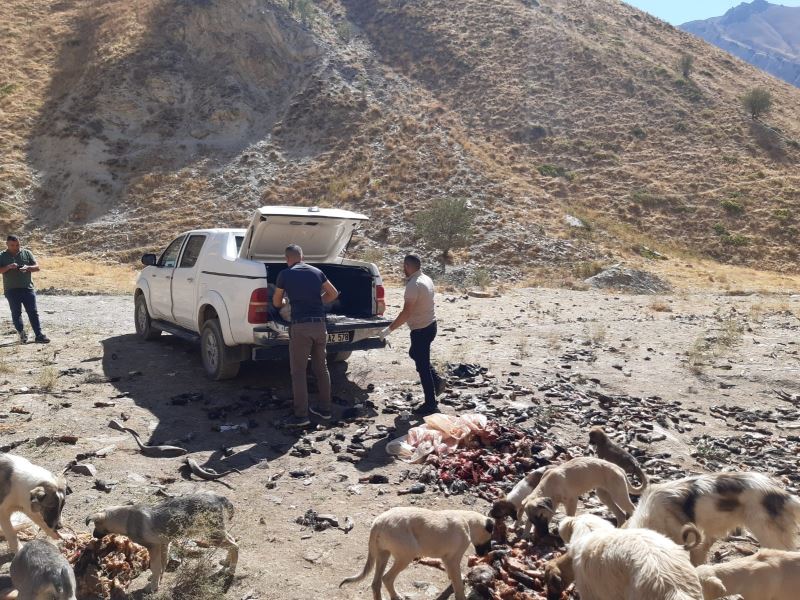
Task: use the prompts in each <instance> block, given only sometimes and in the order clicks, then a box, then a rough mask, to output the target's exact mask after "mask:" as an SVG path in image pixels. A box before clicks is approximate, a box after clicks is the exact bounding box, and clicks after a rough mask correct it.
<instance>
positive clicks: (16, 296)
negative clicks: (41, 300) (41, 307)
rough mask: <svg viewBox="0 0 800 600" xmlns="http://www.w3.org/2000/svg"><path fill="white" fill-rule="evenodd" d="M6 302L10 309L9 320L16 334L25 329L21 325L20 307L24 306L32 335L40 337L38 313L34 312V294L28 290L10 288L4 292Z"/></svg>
mask: <svg viewBox="0 0 800 600" xmlns="http://www.w3.org/2000/svg"><path fill="white" fill-rule="evenodd" d="M6 300H8V306H9V307H10V308H11V320H12V321H13V323H14V329H16V330H17V332H18V333H22V331H23V330H24V329H25V325H24V324H23V323H22V307H23V306H24V307H25V312H26V313H28V320H29V321H30V322H31V329H33V333H34V335H36V336H40V335H42V329H41V326H40V325H39V311H37V310H36V292H34V291H33V290H32V289H30V288H12V289H10V290H6Z"/></svg>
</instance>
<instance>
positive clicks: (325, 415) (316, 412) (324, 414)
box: [308, 407, 333, 421]
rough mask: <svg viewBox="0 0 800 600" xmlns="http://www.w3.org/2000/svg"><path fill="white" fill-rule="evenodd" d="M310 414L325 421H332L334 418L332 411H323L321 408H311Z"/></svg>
mask: <svg viewBox="0 0 800 600" xmlns="http://www.w3.org/2000/svg"><path fill="white" fill-rule="evenodd" d="M308 412H310V413H311V414H312V416H315V417H317V418H318V419H321V420H323V421H330V420H331V419H332V418H333V415H332V414H331V411H329V410H322V409H321V408H311V407H309V409H308Z"/></svg>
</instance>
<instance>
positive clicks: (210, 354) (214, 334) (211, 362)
mask: <svg viewBox="0 0 800 600" xmlns="http://www.w3.org/2000/svg"><path fill="white" fill-rule="evenodd" d="M200 356H201V357H202V359H203V367H205V370H206V374H207V375H208V376H209V377H210V378H211V379H213V380H214V381H221V380H223V379H232V378H234V377H236V376H237V375H238V374H239V367H240V366H241V362H240V361H239V359H238V353H237V352H236V349H235V348H229V347H228V346H226V345H225V338H223V337H222V328H221V327H220V326H219V319H209V320H208V321H206V322H205V323H204V324H203V329H202V331H201V332H200Z"/></svg>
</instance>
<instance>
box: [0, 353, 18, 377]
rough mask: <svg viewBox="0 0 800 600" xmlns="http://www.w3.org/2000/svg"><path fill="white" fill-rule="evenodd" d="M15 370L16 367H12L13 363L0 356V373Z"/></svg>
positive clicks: (5, 373)
mask: <svg viewBox="0 0 800 600" xmlns="http://www.w3.org/2000/svg"><path fill="white" fill-rule="evenodd" d="M15 371H16V369H15V368H14V365H12V364H11V363H10V362H8V361H7V360H6V359H5V358H2V357H0V374H2V375H9V374H11V373H14V372H15Z"/></svg>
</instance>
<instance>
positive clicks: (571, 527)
mask: <svg viewBox="0 0 800 600" xmlns="http://www.w3.org/2000/svg"><path fill="white" fill-rule="evenodd" d="M603 529H614V526H613V525H612V524H611V523H609V522H608V521H606V520H605V519H603V518H601V517H598V516H597V515H590V514H588V513H584V514H582V515H580V516H577V517H564V518H563V519H562V520H561V523H560V524H559V526H558V535H559V536H560V537H561V539H562V540H564V542H565V543H567V544H569V543H570V542H571V541H573V540H576V539H579V538H580V537H581V536H584V535H586V534H587V533H591V532H593V531H600V530H603Z"/></svg>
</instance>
